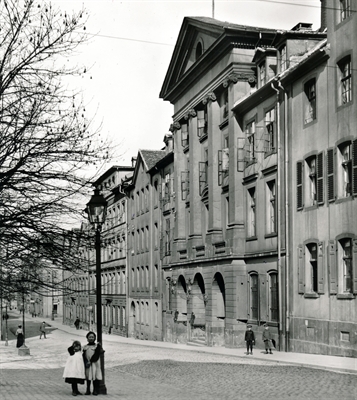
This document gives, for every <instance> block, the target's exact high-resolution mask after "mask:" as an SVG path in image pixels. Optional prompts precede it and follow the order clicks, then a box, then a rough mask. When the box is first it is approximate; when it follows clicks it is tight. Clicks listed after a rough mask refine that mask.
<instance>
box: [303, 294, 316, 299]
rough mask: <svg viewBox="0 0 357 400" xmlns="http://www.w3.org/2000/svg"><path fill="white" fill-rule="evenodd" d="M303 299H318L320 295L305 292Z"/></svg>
mask: <svg viewBox="0 0 357 400" xmlns="http://www.w3.org/2000/svg"><path fill="white" fill-rule="evenodd" d="M304 297H305V299H318V298H319V297H320V296H319V295H318V294H317V293H305V294H304Z"/></svg>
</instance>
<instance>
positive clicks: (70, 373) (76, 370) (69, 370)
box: [63, 340, 86, 396]
mask: <svg viewBox="0 0 357 400" xmlns="http://www.w3.org/2000/svg"><path fill="white" fill-rule="evenodd" d="M67 350H68V353H69V357H68V358H67V361H66V365H65V367H64V371H63V378H64V381H65V382H66V383H70V384H71V385H72V395H73V396H77V395H79V394H82V393H81V392H80V391H79V390H78V384H79V385H83V384H84V382H85V378H86V375H85V371H84V362H83V356H82V352H81V350H82V345H81V342H79V341H78V340H75V341H74V342H73V344H72V346H70V347H68V349H67Z"/></svg>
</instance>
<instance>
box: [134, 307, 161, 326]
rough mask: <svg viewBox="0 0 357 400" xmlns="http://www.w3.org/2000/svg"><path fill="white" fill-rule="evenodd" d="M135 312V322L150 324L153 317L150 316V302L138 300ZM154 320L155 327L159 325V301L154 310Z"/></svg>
mask: <svg viewBox="0 0 357 400" xmlns="http://www.w3.org/2000/svg"><path fill="white" fill-rule="evenodd" d="M133 312H134V314H133V317H134V321H135V322H134V323H136V324H138V325H147V326H149V324H150V321H151V318H150V306H149V302H147V301H146V302H144V301H141V302H140V301H137V302H136V307H135V310H133ZM153 314H154V315H153V317H154V318H153V320H152V322H153V323H154V326H155V327H158V326H159V303H157V302H155V304H154V310H153Z"/></svg>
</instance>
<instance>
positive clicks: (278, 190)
mask: <svg viewBox="0 0 357 400" xmlns="http://www.w3.org/2000/svg"><path fill="white" fill-rule="evenodd" d="M274 82H276V81H273V82H272V83H271V87H272V89H273V90H275V91H276V121H277V124H276V134H277V158H278V170H277V194H276V198H277V202H278V207H277V211H278V213H277V214H278V215H277V216H278V221H277V222H278V223H277V235H278V237H277V240H278V266H277V267H278V282H279V285H278V298H279V300H278V301H279V327H278V335H279V351H280V350H281V339H282V337H281V331H282V329H281V326H282V320H283V310H282V287H281V275H282V274H281V243H280V242H281V224H280V222H281V218H280V215H281V210H280V203H281V202H280V191H281V188H280V169H281V165H280V164H281V162H280V103H279V97H280V90H279V89H277V88H276V87H275V85H274Z"/></svg>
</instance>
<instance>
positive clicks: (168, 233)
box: [165, 218, 171, 256]
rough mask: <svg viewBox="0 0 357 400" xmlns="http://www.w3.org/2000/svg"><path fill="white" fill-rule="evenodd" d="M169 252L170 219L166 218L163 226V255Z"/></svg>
mask: <svg viewBox="0 0 357 400" xmlns="http://www.w3.org/2000/svg"><path fill="white" fill-rule="evenodd" d="M170 254H171V236H170V219H169V218H167V219H166V226H165V256H168V255H170Z"/></svg>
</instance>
